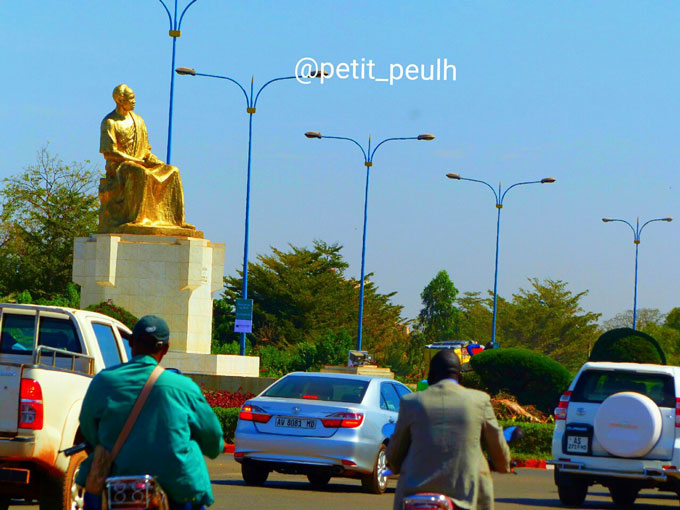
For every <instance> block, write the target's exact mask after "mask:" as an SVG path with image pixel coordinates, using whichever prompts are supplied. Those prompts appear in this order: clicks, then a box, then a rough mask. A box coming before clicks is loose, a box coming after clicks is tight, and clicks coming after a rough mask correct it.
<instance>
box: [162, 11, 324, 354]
mask: <svg viewBox="0 0 680 510" xmlns="http://www.w3.org/2000/svg"><path fill="white" fill-rule="evenodd" d="M194 1H195V0H194ZM175 71H176V72H177V74H181V75H189V76H207V77H208V78H219V79H220V80H227V81H230V82H232V83H234V84H236V85H237V86H238V88H240V89H241V92H243V95H244V96H245V99H246V113H247V114H248V171H247V179H246V219H245V241H244V243H243V288H242V291H241V296H242V298H243V299H248V237H249V233H250V163H251V159H252V158H251V156H252V147H253V114H254V113H255V112H256V111H257V110H256V107H257V100H258V98H259V97H260V93H261V92H262V90H264V88H265V87H266V86H267V85H269V84H270V83H274V82H275V81H281V80H293V79H296V78H299V76H284V77H283V78H274V79H273V80H269V81H268V82H267V83H265V84H264V85H262V87H260V89H259V90H258V91H257V94H254V93H253V92H254V89H253V86H254V82H255V79H254V78H253V79H252V80H251V81H250V94H248V92H246V89H245V88H244V87H243V86H242V85H241V84H240V83H239V82H237V81H236V80H234V79H233V78H229V77H227V76H219V75H216V74H204V73H198V72H196V71H195V70H194V69H191V68H189V67H178V68H177V69H175ZM320 76H321V74H319V72H315V73H313V74H312V75H311V76H309V77H311V78H317V77H320ZM305 78H308V77H305ZM240 353H241V356H243V355H245V353H246V333H241V349H240Z"/></svg>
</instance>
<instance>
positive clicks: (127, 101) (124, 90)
mask: <svg viewBox="0 0 680 510" xmlns="http://www.w3.org/2000/svg"><path fill="white" fill-rule="evenodd" d="M113 100H114V101H115V102H116V104H117V105H118V106H119V107H121V108H123V109H124V110H126V111H132V110H134V109H135V93H134V92H133V91H132V89H131V88H130V87H128V86H127V85H125V83H121V84H120V85H118V86H117V87H116V88H115V89H113Z"/></svg>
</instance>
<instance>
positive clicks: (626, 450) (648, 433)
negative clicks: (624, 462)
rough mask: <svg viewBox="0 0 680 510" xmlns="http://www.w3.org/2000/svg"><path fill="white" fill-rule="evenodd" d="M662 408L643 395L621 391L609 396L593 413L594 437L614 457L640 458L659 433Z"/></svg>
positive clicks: (647, 451) (656, 439) (647, 450)
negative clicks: (594, 413) (660, 409)
mask: <svg viewBox="0 0 680 510" xmlns="http://www.w3.org/2000/svg"><path fill="white" fill-rule="evenodd" d="M661 424H662V422H661V411H659V408H658V407H657V405H656V404H655V403H654V402H653V401H652V399H650V398H649V397H646V396H645V395H641V394H640V393H634V392H631V391H624V392H622V393H615V394H614V395H611V396H610V397H608V398H607V399H606V400H605V401H604V402H602V405H600V409H599V410H598V411H597V414H596V415H595V430H594V432H595V438H596V439H597V440H598V441H599V443H600V444H601V445H602V447H603V448H604V449H605V450H607V451H608V452H609V453H611V454H612V455H616V456H617V457H642V456H644V455H646V454H647V453H649V451H650V450H651V449H652V448H654V445H655V444H656V442H657V441H658V440H659V437H660V436H661Z"/></svg>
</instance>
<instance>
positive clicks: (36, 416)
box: [19, 379, 44, 430]
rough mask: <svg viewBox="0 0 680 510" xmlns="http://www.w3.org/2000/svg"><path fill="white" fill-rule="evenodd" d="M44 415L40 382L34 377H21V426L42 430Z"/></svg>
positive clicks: (22, 427)
mask: <svg viewBox="0 0 680 510" xmlns="http://www.w3.org/2000/svg"><path fill="white" fill-rule="evenodd" d="M43 415H44V408H43V396H42V389H41V388H40V384H39V383H38V381H35V380H33V379H21V390H20V392H19V428H20V429H34V430H41V429H42V428H43Z"/></svg>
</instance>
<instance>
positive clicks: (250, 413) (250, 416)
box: [238, 404, 272, 423]
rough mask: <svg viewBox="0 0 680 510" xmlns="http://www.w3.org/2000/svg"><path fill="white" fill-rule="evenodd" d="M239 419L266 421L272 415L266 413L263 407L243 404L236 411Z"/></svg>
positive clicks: (257, 421)
mask: <svg viewBox="0 0 680 510" xmlns="http://www.w3.org/2000/svg"><path fill="white" fill-rule="evenodd" d="M238 417H239V420H244V421H254V422H256V423H267V422H268V421H269V420H270V419H271V417H272V415H271V414H267V413H266V412H265V410H264V409H261V408H259V407H257V406H253V405H249V404H245V405H244V406H243V407H242V408H241V412H240V413H238Z"/></svg>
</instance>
